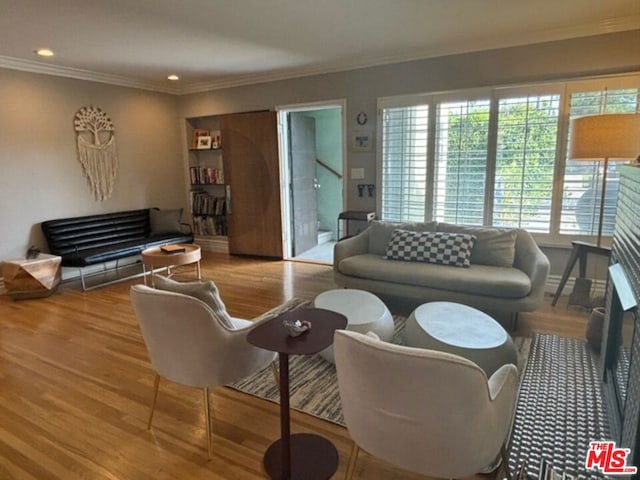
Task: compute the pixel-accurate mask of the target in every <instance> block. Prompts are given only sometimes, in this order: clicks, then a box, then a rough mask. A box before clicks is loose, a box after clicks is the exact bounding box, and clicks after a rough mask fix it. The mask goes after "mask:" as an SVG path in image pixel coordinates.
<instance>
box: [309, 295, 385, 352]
mask: <svg viewBox="0 0 640 480" xmlns="http://www.w3.org/2000/svg"><path fill="white" fill-rule="evenodd" d="M313 304H314V306H315V307H316V308H326V309H327V310H332V311H334V312H338V313H341V314H343V315H344V316H345V317H347V330H353V331H355V332H360V333H368V332H374V333H375V334H376V335H378V337H380V340H384V341H385V342H390V341H391V340H393V329H394V326H393V317H392V316H391V312H389V309H388V308H387V306H386V305H385V304H384V303H382V300H380V299H379V298H378V297H376V296H375V295H374V294H373V293H369V292H365V291H364V290H354V289H349V288H342V289H337V290H327V291H326V292H322V293H321V294H320V295H318V296H317V297H316V298H315V300H314V302H313ZM312 328H313V327H312ZM320 355H321V356H322V357H323V358H324V359H325V360H327V361H328V362H331V363H335V362H334V360H333V346H330V347H327V348H325V349H324V350H323V351H322V352H320Z"/></svg>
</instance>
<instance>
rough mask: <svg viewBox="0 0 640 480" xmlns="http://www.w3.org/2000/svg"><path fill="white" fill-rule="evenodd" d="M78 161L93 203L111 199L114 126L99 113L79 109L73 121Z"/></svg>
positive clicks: (114, 172)
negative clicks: (89, 187)
mask: <svg viewBox="0 0 640 480" xmlns="http://www.w3.org/2000/svg"><path fill="white" fill-rule="evenodd" d="M73 123H74V125H75V130H76V132H77V133H78V139H77V142H78V157H79V159H80V163H81V164H82V167H83V168H84V173H85V175H86V176H87V180H89V185H90V186H91V192H92V193H93V197H94V198H95V199H96V200H99V201H103V200H106V199H107V198H109V197H111V193H112V192H113V184H114V183H115V181H116V175H117V173H118V151H117V149H116V133H115V128H114V127H113V122H112V121H111V119H110V118H109V116H108V115H107V114H106V113H104V112H103V111H102V110H101V109H99V108H98V107H94V106H88V107H82V108H81V109H80V110H78V113H76V116H75V120H74V122H73Z"/></svg>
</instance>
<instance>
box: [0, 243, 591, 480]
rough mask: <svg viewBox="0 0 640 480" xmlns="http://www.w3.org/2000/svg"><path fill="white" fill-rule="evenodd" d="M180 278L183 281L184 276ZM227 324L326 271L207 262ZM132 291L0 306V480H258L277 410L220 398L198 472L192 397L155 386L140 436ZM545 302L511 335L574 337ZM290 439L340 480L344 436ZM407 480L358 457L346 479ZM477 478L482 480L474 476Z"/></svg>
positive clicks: (298, 422)
mask: <svg viewBox="0 0 640 480" xmlns="http://www.w3.org/2000/svg"><path fill="white" fill-rule="evenodd" d="M177 275H178V278H179V279H183V280H187V279H190V278H192V276H193V272H192V270H190V267H184V269H183V270H180V271H179V272H178V274H177ZM202 276H203V278H206V279H212V280H214V281H215V282H216V283H217V284H218V286H219V288H220V291H221V295H222V297H223V299H224V300H225V302H226V303H227V307H228V309H229V311H230V313H231V314H232V315H234V316H238V317H245V318H252V317H255V316H257V315H259V314H261V313H263V312H264V311H266V310H268V309H270V308H272V307H275V306H277V305H279V304H280V303H282V302H284V301H285V300H287V299H290V298H293V297H300V298H305V299H312V298H313V297H314V296H315V295H317V294H318V293H320V292H321V291H324V290H327V289H330V288H334V287H335V286H334V284H333V280H332V270H331V267H329V266H323V265H317V264H311V263H299V262H277V261H262V260H255V259H246V258H237V257H228V256H226V255H221V254H207V253H205V258H204V260H203V262H202ZM139 282H141V279H136V280H132V281H128V282H124V283H120V284H115V285H111V286H108V287H104V288H99V289H96V290H93V291H89V292H85V293H83V292H81V291H80V290H79V289H78V288H77V287H75V286H73V285H71V284H65V285H63V286H62V287H61V288H60V290H59V291H58V293H56V294H54V295H53V296H51V297H48V298H43V299H34V300H24V301H12V300H10V299H9V298H8V297H7V296H6V295H3V296H0V479H3V480H4V479H18V480H23V479H25V480H26V479H38V480H40V479H64V480H72V479H111V480H115V479H118V480H147V479H195V478H198V479H237V480H243V479H263V478H266V475H265V474H264V472H263V468H262V455H263V453H264V451H265V450H266V448H267V447H268V446H269V444H270V443H271V442H272V441H273V440H274V439H276V438H278V436H279V415H278V407H277V405H275V404H272V403H269V402H265V401H262V400H259V399H257V398H255V397H251V396H248V395H245V394H242V393H239V392H236V391H234V390H231V389H228V388H224V387H223V388H218V389H216V390H215V393H214V395H213V396H212V400H213V409H214V411H215V417H216V421H215V422H214V423H215V425H214V438H213V444H214V455H213V458H212V460H211V461H207V442H206V436H205V424H204V414H203V408H202V394H201V391H199V390H196V389H190V388H186V387H180V386H177V385H174V384H171V383H169V382H165V381H163V382H161V384H160V394H159V396H158V403H157V408H156V413H155V416H154V426H153V428H152V430H151V431H148V430H147V428H146V422H147V416H148V413H149V404H150V401H151V394H152V387H153V377H154V373H153V370H152V369H151V366H150V363H149V360H148V356H147V352H146V349H145V346H144V343H143V341H142V337H141V335H140V331H139V328H138V325H137V321H136V319H135V317H134V314H133V311H132V308H131V304H130V302H129V287H130V285H131V284H132V283H139ZM550 302H551V297H549V298H547V299H546V300H545V304H544V305H543V307H541V308H540V309H539V310H538V311H537V312H535V313H533V314H522V315H521V316H520V321H519V329H518V332H516V333H517V334H529V333H530V332H531V331H534V330H535V331H546V332H554V333H558V334H561V335H566V336H572V337H578V338H581V337H583V333H584V328H585V322H586V318H587V314H586V313H584V312H582V311H578V310H574V309H567V308H566V307H565V306H564V305H565V303H563V302H566V298H563V299H561V301H560V302H559V304H558V306H556V307H551V306H550ZM292 431H294V432H315V433H319V434H321V435H323V436H326V437H327V438H329V439H330V440H331V441H332V442H333V443H334V444H335V445H336V447H337V448H338V451H339V454H340V466H339V470H338V472H337V473H336V475H334V478H343V477H344V473H345V469H346V464H347V459H348V455H349V452H350V448H351V441H350V439H349V435H348V433H347V431H346V430H345V429H344V428H342V427H340V426H338V425H334V424H331V423H329V422H325V421H322V420H319V419H316V418H314V417H311V416H308V415H305V414H302V413H299V412H295V411H294V412H292ZM355 478H359V479H366V480H372V479H373V480H375V479H383V480H401V479H402V480H407V479H421V478H424V477H421V476H418V475H412V474H409V473H407V472H404V471H401V470H399V469H395V468H392V467H390V466H389V465H387V464H384V463H383V462H380V461H377V460H376V459H374V458H373V457H371V456H368V455H367V454H361V456H360V458H359V460H358V464H357V469H356V477H355ZM477 478H487V477H486V476H484V477H482V476H478V477H477Z"/></svg>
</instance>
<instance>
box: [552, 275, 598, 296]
mask: <svg viewBox="0 0 640 480" xmlns="http://www.w3.org/2000/svg"><path fill="white" fill-rule="evenodd" d="M561 279H562V276H561V275H549V276H548V277H547V283H546V284H545V286H544V291H545V293H550V294H551V295H555V293H556V290H557V289H558V286H559V285H560V280H561ZM592 281H593V283H592V284H591V296H592V297H598V296H604V292H605V284H606V281H605V280H601V279H598V280H593V279H592ZM575 283H576V279H575V277H569V279H568V280H567V283H566V284H565V285H564V288H563V289H562V293H563V294H564V295H569V293H571V292H572V291H573V286H574V285H575Z"/></svg>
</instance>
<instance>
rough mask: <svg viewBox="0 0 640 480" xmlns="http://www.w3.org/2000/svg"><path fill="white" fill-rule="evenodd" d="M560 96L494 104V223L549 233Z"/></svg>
mask: <svg viewBox="0 0 640 480" xmlns="http://www.w3.org/2000/svg"><path fill="white" fill-rule="evenodd" d="M559 111H560V95H530V96H523V97H516V98H502V99H500V100H499V103H498V133H497V148H496V177H495V189H494V201H493V205H494V206H493V225H494V226H499V227H519V228H524V229H526V230H529V231H533V232H541V233H548V232H549V231H550V227H551V198H552V193H553V172H554V166H555V153H556V139H557V133H558V117H559Z"/></svg>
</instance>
